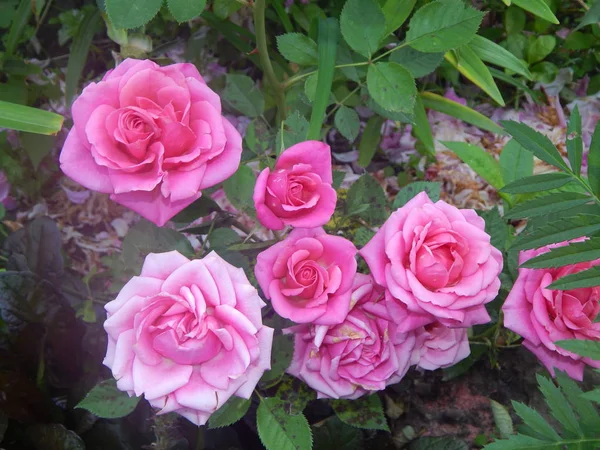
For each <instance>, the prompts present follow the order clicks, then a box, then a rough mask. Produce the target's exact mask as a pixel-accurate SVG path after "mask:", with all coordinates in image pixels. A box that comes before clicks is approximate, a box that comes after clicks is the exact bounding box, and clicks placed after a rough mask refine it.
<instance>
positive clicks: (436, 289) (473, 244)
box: [360, 192, 502, 332]
mask: <svg viewBox="0 0 600 450" xmlns="http://www.w3.org/2000/svg"><path fill="white" fill-rule="evenodd" d="M484 229H485V222H484V220H483V219H482V218H481V217H479V216H478V215H477V214H476V213H475V211H473V210H470V209H458V208H456V207H454V206H452V205H449V204H448V203H446V202H444V201H441V200H440V201H438V202H436V203H433V202H432V201H431V200H430V199H429V197H428V196H427V194H426V193H425V192H421V193H420V194H418V195H417V196H416V197H415V198H413V199H412V200H410V201H409V202H408V203H407V204H406V205H404V206H403V207H402V208H400V209H398V210H397V211H396V212H394V213H393V214H392V215H391V216H390V218H389V219H388V220H387V221H386V222H385V223H384V224H383V226H382V227H381V229H380V230H379V231H378V232H377V234H376V235H375V236H374V237H373V239H371V241H370V242H369V243H368V244H367V245H365V247H364V248H363V249H362V250H361V251H360V254H361V255H362V256H363V258H365V260H366V261H367V264H368V265H369V268H370V269H371V273H372V274H373V277H374V278H375V281H376V282H377V283H379V284H381V285H382V286H384V287H385V288H386V289H387V290H388V292H389V295H387V300H388V301H387V306H388V308H389V310H390V314H391V317H392V318H393V319H394V320H396V321H397V323H398V325H399V327H400V331H402V332H404V331H410V330H413V329H416V328H418V327H420V326H423V325H426V324H428V323H433V322H435V321H436V320H439V321H440V322H441V323H442V324H444V325H446V326H449V327H470V326H472V325H476V324H482V323H486V322H488V321H489V320H490V317H489V315H488V313H487V311H486V309H485V306H484V304H485V303H488V302H490V301H492V300H493V299H494V298H495V297H496V295H497V294H498V290H499V289H500V279H499V278H498V275H499V274H500V272H501V270H502V253H501V252H500V251H499V250H497V249H496V248H494V247H492V245H491V244H490V236H489V235H488V234H487V233H486V232H485V231H484Z"/></svg>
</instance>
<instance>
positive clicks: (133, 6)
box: [105, 0, 163, 29]
mask: <svg viewBox="0 0 600 450" xmlns="http://www.w3.org/2000/svg"><path fill="white" fill-rule="evenodd" d="M162 4H163V0H128V1H125V2H124V1H123V0H106V1H105V5H106V12H107V13H108V17H109V18H110V21H111V22H112V23H113V25H114V26H115V27H117V28H127V29H129V28H137V27H141V26H142V25H145V24H147V23H148V22H150V20H152V18H153V17H154V16H155V15H156V14H157V13H158V11H159V10H160V7H161V6H162Z"/></svg>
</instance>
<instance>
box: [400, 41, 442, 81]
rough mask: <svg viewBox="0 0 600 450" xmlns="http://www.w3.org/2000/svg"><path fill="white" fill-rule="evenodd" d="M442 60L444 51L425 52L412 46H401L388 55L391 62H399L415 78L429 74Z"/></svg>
mask: <svg viewBox="0 0 600 450" xmlns="http://www.w3.org/2000/svg"><path fill="white" fill-rule="evenodd" d="M443 60H444V53H425V52H420V51H418V50H415V49H414V48H412V47H402V48H401V49H399V50H397V51H395V52H394V53H392V54H391V55H390V61H391V62H395V63H397V64H400V65H401V66H402V67H404V68H405V69H406V70H408V71H409V72H410V73H411V74H412V76H413V77H415V78H420V77H424V76H425V75H429V74H430V73H431V72H433V71H434V70H435V69H436V68H437V67H438V66H439V65H440V64H441V63H442V61H443Z"/></svg>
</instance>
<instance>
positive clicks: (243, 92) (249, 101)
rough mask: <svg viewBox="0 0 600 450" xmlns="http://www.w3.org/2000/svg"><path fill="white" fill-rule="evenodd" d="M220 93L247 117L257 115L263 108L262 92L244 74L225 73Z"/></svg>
mask: <svg viewBox="0 0 600 450" xmlns="http://www.w3.org/2000/svg"><path fill="white" fill-rule="evenodd" d="M222 95H223V98H224V99H225V101H227V103H229V104H230V105H231V106H233V107H234V108H235V109H237V110H238V111H239V112H241V113H242V114H244V115H245V116H248V117H258V116H260V115H261V114H262V113H263V111H264V109H265V99H264V97H263V94H262V92H260V90H259V89H258V88H257V87H256V86H255V84H254V81H253V80H252V78H250V77H248V76H246V75H237V74H227V76H226V78H225V90H224V91H223V94H222Z"/></svg>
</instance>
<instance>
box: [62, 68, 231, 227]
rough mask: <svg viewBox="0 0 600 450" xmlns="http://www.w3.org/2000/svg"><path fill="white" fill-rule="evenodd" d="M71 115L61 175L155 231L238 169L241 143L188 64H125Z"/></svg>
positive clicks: (92, 88)
mask: <svg viewBox="0 0 600 450" xmlns="http://www.w3.org/2000/svg"><path fill="white" fill-rule="evenodd" d="M72 111H73V122H74V125H73V128H72V129H71V131H70V132H69V135H68V137H67V140H66V142H65V145H64V147H63V150H62V152H61V155H60V164H61V169H62V170H63V172H64V173H65V174H66V175H68V176H69V177H70V178H72V179H73V180H75V181H77V182H78V183H80V184H81V185H83V186H85V187H87V188H88V189H92V190H95V191H99V192H104V193H108V194H111V199H112V200H114V201H116V202H117V203H121V204H122V205H125V206H127V207H128V208H131V209H133V210H134V211H136V212H138V213H139V214H141V215H142V216H144V217H145V218H147V219H148V220H150V221H152V222H154V223H155V224H157V225H159V226H162V225H164V224H165V223H166V222H167V221H168V220H169V219H170V218H171V217H173V216H174V215H175V214H177V213H178V212H179V211H181V210H182V209H183V208H185V207H186V206H188V205H189V204H190V203H192V202H193V201H194V200H196V199H198V198H199V197H200V196H201V192H200V190H201V189H205V188H208V187H211V186H214V185H215V184H218V183H220V182H221V181H223V180H225V179H227V178H229V177H230V176H231V175H232V174H233V173H234V172H235V171H236V170H237V168H238V166H239V163H240V158H241V152H242V139H241V136H240V134H239V133H238V132H237V130H236V129H235V128H234V127H233V126H232V125H231V124H230V123H229V122H228V121H227V120H226V119H225V118H223V116H222V115H221V101H220V98H219V96H218V95H217V94H216V93H215V92H213V91H212V90H211V89H210V88H209V87H208V86H207V85H206V83H205V82H204V80H203V79H202V77H201V76H200V74H199V73H198V70H197V69H196V67H195V66H194V65H193V64H173V65H170V66H165V67H160V66H158V65H157V64H156V63H154V62H152V61H149V60H144V61H139V60H134V59H127V60H125V61H123V62H122V63H121V64H119V65H118V66H117V67H116V68H115V69H114V70H112V71H109V72H108V73H107V74H106V75H105V76H104V78H103V79H102V80H101V81H100V82H98V83H91V84H89V85H88V86H87V87H86V88H85V89H84V90H83V92H82V93H81V95H80V96H79V98H78V99H77V100H76V101H75V103H74V104H73V109H72Z"/></svg>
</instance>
